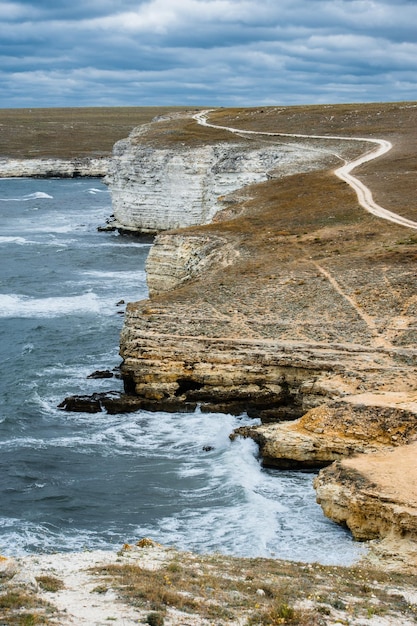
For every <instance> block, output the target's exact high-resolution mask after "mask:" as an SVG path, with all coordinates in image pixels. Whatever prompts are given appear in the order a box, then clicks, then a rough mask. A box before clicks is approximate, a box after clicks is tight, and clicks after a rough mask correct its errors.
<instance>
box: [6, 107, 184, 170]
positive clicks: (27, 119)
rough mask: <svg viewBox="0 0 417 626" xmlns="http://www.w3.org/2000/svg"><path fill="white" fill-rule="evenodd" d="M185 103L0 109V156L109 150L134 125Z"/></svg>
mask: <svg viewBox="0 0 417 626" xmlns="http://www.w3.org/2000/svg"><path fill="white" fill-rule="evenodd" d="M184 109H185V107H100V108H98V107H96V108H61V109H0V157H13V158H21V159H26V158H35V157H36V158H40V157H52V158H63V159H65V158H72V157H86V156H89V157H100V156H108V155H110V154H111V151H112V148H113V145H114V144H115V142H116V141H118V140H119V139H123V138H125V137H127V136H128V135H129V133H130V131H131V130H132V129H133V128H134V127H135V126H138V125H141V124H146V123H148V122H150V121H151V120H152V119H153V118H154V117H156V116H159V115H165V114H166V113H170V112H173V111H180V110H184Z"/></svg>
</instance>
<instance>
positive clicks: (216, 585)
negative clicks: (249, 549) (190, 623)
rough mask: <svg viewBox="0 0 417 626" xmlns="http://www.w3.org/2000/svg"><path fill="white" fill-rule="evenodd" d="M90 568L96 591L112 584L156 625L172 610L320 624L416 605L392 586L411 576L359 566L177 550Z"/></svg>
mask: <svg viewBox="0 0 417 626" xmlns="http://www.w3.org/2000/svg"><path fill="white" fill-rule="evenodd" d="M92 571H93V572H94V574H95V575H96V576H97V577H98V579H99V580H100V581H101V584H100V586H99V590H100V591H105V590H106V589H107V588H110V587H111V588H115V589H117V590H118V591H119V593H120V595H121V596H122V598H123V599H124V601H126V602H128V603H129V604H131V605H133V606H135V607H137V608H138V610H140V611H141V613H142V614H143V613H144V612H145V614H146V612H148V623H154V624H157V623H163V621H161V619H163V617H164V616H165V615H166V613H167V611H168V612H169V610H170V609H176V610H178V611H181V612H183V613H185V614H188V615H193V616H198V617H199V618H200V619H205V620H208V621H209V622H210V623H215V624H220V623H221V624H227V623H236V621H237V620H238V619H242V618H243V619H244V620H245V622H242V621H241V622H240V623H246V624H247V625H248V626H249V625H251V626H255V625H256V626H258V625H265V626H266V625H274V624H298V625H300V626H314V625H317V626H318V625H319V624H325V623H327V621H325V620H324V616H326V618H329V619H333V620H340V623H348V621H344V620H345V619H346V620H347V619H348V618H350V617H355V618H360V617H361V618H366V617H370V616H372V615H387V616H395V615H397V616H398V615H401V616H406V617H408V618H411V619H413V618H415V617H416V615H417V610H416V606H414V605H410V604H409V603H407V602H406V600H405V599H404V596H403V595H402V594H401V593H400V592H398V591H397V590H396V589H395V587H396V586H397V585H398V586H399V587H400V588H401V589H404V588H407V587H408V588H411V589H412V588H415V584H416V582H417V578H416V577H414V576H405V575H402V576H401V577H399V576H396V575H395V574H394V575H393V574H390V575H388V574H384V573H381V572H380V571H374V570H371V569H364V568H355V567H353V568H341V567H330V566H322V565H317V564H313V565H310V564H308V565H307V564H298V563H291V562H286V561H277V560H269V559H242V558H233V557H224V556H218V555H214V556H213V555H212V556H198V555H192V554H178V555H177V557H176V558H174V559H173V560H171V561H170V562H169V563H168V564H167V565H165V566H163V567H162V568H161V569H158V570H156V571H155V570H152V571H150V570H147V569H143V568H141V567H139V566H138V565H133V564H130V563H129V564H125V565H124V564H121V565H110V566H105V567H100V568H95V569H94V570H92ZM151 615H153V617H150V616H151ZM157 616H159V618H158V617H157ZM158 620H159V621H158Z"/></svg>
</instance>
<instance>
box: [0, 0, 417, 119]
mask: <svg viewBox="0 0 417 626" xmlns="http://www.w3.org/2000/svg"><path fill="white" fill-rule="evenodd" d="M403 100H417V0H378V1H373V0H37V1H32V2H30V1H27V0H20V1H14V0H11V1H7V0H6V1H2V0H0V107H1V108H15V107H18V108H20V107H29V108H31V107H60V106H63V107H66V106H158V105H160V106H165V105H185V106H193V105H195V106H197V105H198V106H259V105H261V106H266V105H278V104H282V105H291V104H316V103H317V104H325V103H338V102H388V101H403Z"/></svg>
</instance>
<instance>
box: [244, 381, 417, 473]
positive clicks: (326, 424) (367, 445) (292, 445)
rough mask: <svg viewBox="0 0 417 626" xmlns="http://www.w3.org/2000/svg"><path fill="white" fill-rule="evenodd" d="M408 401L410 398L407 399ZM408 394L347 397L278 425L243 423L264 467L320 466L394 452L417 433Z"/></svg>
mask: <svg viewBox="0 0 417 626" xmlns="http://www.w3.org/2000/svg"><path fill="white" fill-rule="evenodd" d="M407 400H411V401H408V402H407ZM414 400H415V396H412V397H411V398H410V397H407V395H406V394H395V393H391V394H383V393H382V394H362V395H357V396H346V397H342V398H340V399H339V400H337V401H336V400H333V401H330V402H329V403H328V404H322V405H320V406H318V407H317V408H314V409H311V410H310V411H307V412H306V413H305V414H304V415H303V416H302V417H301V418H300V419H298V420H296V421H292V422H286V423H281V424H276V423H275V424H264V425H262V426H255V427H252V428H250V427H243V428H241V429H238V430H237V431H236V432H235V433H234V437H236V436H239V435H240V436H244V437H252V438H253V439H255V441H256V442H257V443H258V444H259V447H260V453H261V456H262V459H263V462H264V464H265V465H268V466H271V467H279V468H293V467H296V468H298V469H299V468H318V467H323V466H326V465H329V464H330V463H333V462H334V461H338V460H341V459H344V458H346V457H350V456H353V455H357V454H360V453H371V452H372V453H373V452H378V451H385V450H392V449H393V448H394V447H397V446H404V445H406V444H408V443H410V442H411V441H413V440H414V439H415V438H416V437H417V403H416V402H415V401H414Z"/></svg>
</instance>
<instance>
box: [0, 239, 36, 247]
mask: <svg viewBox="0 0 417 626" xmlns="http://www.w3.org/2000/svg"><path fill="white" fill-rule="evenodd" d="M2 243H17V244H18V245H19V246H23V245H24V244H26V243H30V242H28V240H27V239H25V238H24V237H0V244H2Z"/></svg>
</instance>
